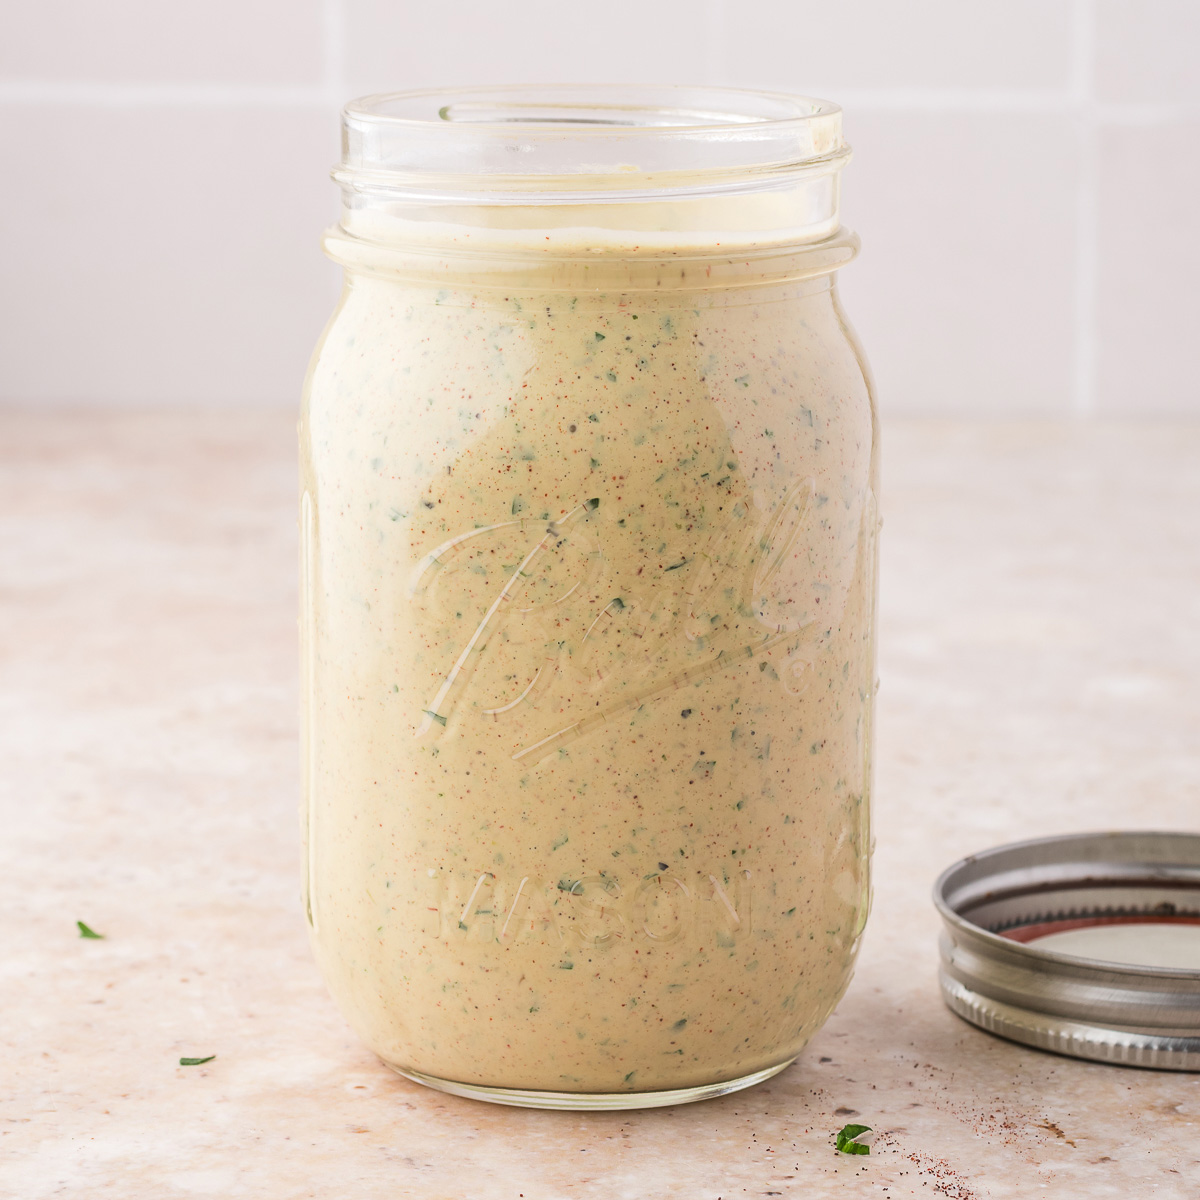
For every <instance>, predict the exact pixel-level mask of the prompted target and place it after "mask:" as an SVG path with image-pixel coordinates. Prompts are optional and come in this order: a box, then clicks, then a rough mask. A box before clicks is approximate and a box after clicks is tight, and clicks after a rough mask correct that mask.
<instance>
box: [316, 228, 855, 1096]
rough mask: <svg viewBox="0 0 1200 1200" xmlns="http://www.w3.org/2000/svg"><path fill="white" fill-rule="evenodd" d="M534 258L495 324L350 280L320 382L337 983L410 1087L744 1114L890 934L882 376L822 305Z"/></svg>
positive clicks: (324, 665) (558, 250) (325, 702)
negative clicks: (714, 1096) (736, 1106)
mask: <svg viewBox="0 0 1200 1200" xmlns="http://www.w3.org/2000/svg"><path fill="white" fill-rule="evenodd" d="M660 240H661V239H660ZM519 249H520V250H521V253H522V254H524V255H525V258H524V259H521V260H520V262H518V264H517V265H516V266H511V265H510V266H509V267H507V268H506V270H507V272H508V274H507V277H506V281H505V283H504V284H503V286H491V287H470V286H468V285H467V284H464V283H463V282H462V281H461V279H460V278H459V275H460V272H459V271H458V269H457V264H458V262H459V260H458V259H457V258H452V257H450V256H446V257H444V258H441V259H439V258H438V256H437V255H436V254H434V255H432V256H430V257H428V258H427V259H425V260H423V262H424V265H423V266H422V267H421V268H420V269H419V270H418V269H416V268H413V267H412V266H411V265H409V266H408V267H406V268H405V270H404V271H402V272H400V273H398V274H391V275H389V274H388V273H387V271H386V270H385V269H384V265H379V270H378V273H377V274H371V273H357V272H355V273H352V274H350V275H349V276H348V278H349V283H348V287H347V290H346V292H345V294H344V296H343V299H342V302H341V305H340V307H339V310H338V312H337V314H336V316H335V318H334V320H333V321H332V322H331V324H330V326H329V328H328V330H327V331H326V334H325V337H324V339H323V343H322V346H321V348H320V351H319V356H318V358H317V359H316V360H315V365H314V368H313V371H312V373H311V377H310V382H309V388H308V396H307V403H306V408H305V416H304V420H303V422H302V428H301V438H302V452H303V456H304V474H303V490H304V496H303V499H302V534H303V538H302V540H303V543H304V570H303V574H304V580H303V583H304V593H305V595H304V601H303V606H304V607H303V620H302V626H303V638H304V645H305V655H304V661H305V682H304V691H305V703H306V751H305V764H306V801H305V810H304V816H305V832H306V846H307V856H308V872H307V905H308V912H309V919H310V923H311V926H312V934H313V940H314V945H315V948H316V953H317V956H318V959H319V961H320V963H321V967H322V970H323V972H324V974H325V977H326V979H327V981H328V983H329V986H330V988H331V989H332V991H333V994H334V996H335V997H336V999H337V1000H338V1002H339V1004H340V1005H341V1007H342V1009H343V1011H344V1012H345V1013H346V1015H347V1017H348V1018H349V1019H350V1021H351V1022H352V1023H353V1024H354V1026H355V1028H356V1029H357V1031H358V1032H359V1034H360V1035H361V1036H362V1037H363V1039H364V1040H365V1041H366V1042H367V1044H368V1045H370V1046H371V1047H372V1048H373V1049H374V1050H375V1051H376V1052H377V1053H378V1054H379V1055H380V1056H381V1057H382V1058H383V1059H384V1060H385V1061H387V1062H389V1063H391V1064H392V1065H394V1066H398V1067H400V1068H402V1069H405V1070H412V1071H418V1072H422V1073H424V1074H428V1075H431V1076H435V1077H438V1078H441V1079H448V1080H454V1081H458V1082H462V1083H468V1084H479V1085H485V1086H503V1087H514V1088H532V1089H541V1090H550V1091H578V1092H628V1091H645V1090H658V1089H667V1088H681V1087H689V1086H693V1085H697V1084H702V1083H710V1082H713V1081H715V1080H719V1079H735V1078H738V1077H741V1076H743V1075H746V1074H749V1073H751V1072H754V1071H758V1070H761V1069H764V1068H766V1067H768V1066H771V1065H773V1064H777V1063H780V1062H785V1061H787V1060H788V1059H790V1058H792V1057H794V1056H795V1054H796V1053H797V1052H798V1051H799V1049H800V1048H801V1047H802V1046H803V1044H804V1043H805V1042H806V1041H807V1040H808V1038H809V1037H810V1036H811V1035H812V1033H813V1032H814V1031H815V1030H816V1029H817V1028H818V1027H819V1025H820V1024H821V1022H822V1021H823V1020H824V1019H825V1017H826V1016H827V1015H828V1013H829V1012H830V1010H831V1009H832V1007H833V1005H834V1004H835V1003H836V1001H837V999H838V998H839V996H840V995H841V993H842V991H843V990H844V988H845V986H846V983H847V981H848V978H849V973H850V970H851V966H852V962H853V957H854V953H855V950H856V947H857V942H858V938H859V935H860V932H861V930H862V926H863V922H864V920H865V916H866V908H867V894H868V881H867V858H868V841H869V833H868V819H867V813H868V792H869V787H870V745H871V737H870V721H871V710H872V696H873V687H874V665H873V663H874V658H873V604H874V586H875V584H874V574H875V566H874V546H875V531H876V527H877V516H876V510H875V500H874V496H875V489H876V472H877V467H876V434H875V428H874V418H873V411H872V405H871V401H870V397H869V389H868V384H867V382H866V379H865V377H864V368H863V365H862V361H861V357H860V355H859V354H858V352H857V349H856V346H855V344H854V343H853V341H852V338H851V336H850V335H849V333H848V331H847V328H846V325H845V322H844V318H843V316H842V314H841V312H840V309H839V307H838V304H837V300H836V293H835V291H834V290H833V288H832V286H831V280H832V276H830V275H823V276H816V277H814V278H808V279H804V278H801V277H800V276H802V275H803V274H804V270H803V269H797V270H794V271H792V272H791V278H790V279H786V278H785V279H783V280H780V281H770V280H767V279H758V280H756V279H755V271H756V270H757V268H755V267H754V266H753V265H752V264H750V262H749V259H747V258H746V257H745V256H742V257H739V258H737V259H735V258H733V257H730V258H728V259H721V258H720V257H717V256H714V255H713V252H712V247H711V243H710V244H709V245H708V247H707V250H706V253H705V254H704V255H699V252H698V251H695V250H693V249H691V248H689V247H687V246H682V245H681V246H678V247H677V248H676V249H677V250H678V259H679V261H678V262H671V261H669V259H667V260H664V257H663V248H662V246H661V244H660V245H657V246H656V247H655V250H654V254H653V255H647V256H646V257H645V258H644V259H643V258H640V257H639V253H640V252H639V251H638V250H634V249H633V248H632V247H630V246H626V247H621V248H614V247H611V246H610V247H606V248H604V251H603V252H601V253H598V254H597V253H592V250H594V239H581V240H580V241H578V242H577V243H576V244H575V245H574V246H572V244H571V242H570V240H569V239H564V237H563V236H562V234H561V231H559V233H558V235H557V236H556V238H555V241H554V245H553V256H554V257H553V262H551V261H550V259H549V258H547V260H546V261H545V262H539V261H535V260H533V259H532V258H530V257H529V250H528V247H527V246H522V247H519ZM797 253H798V257H797V260H796V261H797V262H800V261H801V260H802V258H803V255H802V254H801V253H800V252H797ZM812 253H816V251H815V250H814V251H813V252H812ZM514 254H515V252H514ZM355 255H356V256H357V258H356V261H357V262H358V264H359V265H360V266H362V265H364V264H365V265H367V266H370V261H371V254H370V251H369V249H368V250H364V249H362V248H361V247H358V248H357V249H356V250H355ZM698 255H699V256H698ZM517 257H518V258H519V256H517ZM385 260H386V265H388V266H390V267H391V268H394V266H395V264H394V260H393V259H388V258H387V255H386V254H384V253H382V252H381V255H380V257H379V260H378V263H379V264H385ZM521 263H524V264H525V265H521ZM598 265H599V267H600V270H599V272H598V271H597V266H598ZM605 271H607V272H608V275H607V276H606V275H605V274H604V273H605ZM612 277H619V278H620V279H621V280H622V286H621V287H620V289H619V290H617V289H613V288H609V287H606V286H600V287H597V280H598V279H601V278H606V279H608V278H612ZM722 280H726V281H728V286H723V285H722ZM735 283H736V285H737V286H734V284H735Z"/></svg>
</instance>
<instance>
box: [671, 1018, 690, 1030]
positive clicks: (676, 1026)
mask: <svg viewBox="0 0 1200 1200" xmlns="http://www.w3.org/2000/svg"><path fill="white" fill-rule="evenodd" d="M686 1024H687V1017H680V1018H679V1020H678V1021H676V1022H675V1024H674V1025H672V1026H671V1028H672V1029H682V1028H683V1027H684V1026H685V1025H686Z"/></svg>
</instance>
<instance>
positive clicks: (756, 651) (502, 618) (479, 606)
mask: <svg viewBox="0 0 1200 1200" xmlns="http://www.w3.org/2000/svg"><path fill="white" fill-rule="evenodd" d="M814 490H815V489H814V482H813V480H812V479H811V478H807V479H803V480H801V481H800V482H798V483H796V484H794V485H792V486H791V487H789V488H788V489H786V490H785V491H783V492H782V493H780V494H778V495H776V496H773V497H772V496H765V495H762V496H760V495H757V494H756V495H755V496H754V498H753V499H752V498H751V497H750V496H746V497H743V498H742V499H739V500H738V501H737V503H735V504H734V505H733V506H732V508H731V510H730V513H729V515H728V518H727V519H726V520H725V521H724V522H723V523H722V525H721V526H720V527H719V528H718V529H717V530H716V531H715V532H714V533H713V534H712V536H711V537H710V538H709V539H708V540H707V542H706V543H704V545H703V549H701V550H699V551H698V552H696V551H693V552H692V553H691V554H690V555H689V554H688V553H687V552H686V551H684V552H679V551H676V552H675V553H672V548H671V547H670V546H668V545H665V544H664V545H662V546H661V547H658V548H656V547H651V548H650V550H649V552H648V553H647V552H645V551H644V550H643V552H642V553H641V554H640V555H639V556H636V563H637V566H636V567H635V568H633V570H632V571H631V569H630V568H629V563H630V562H633V561H635V559H634V558H631V557H630V556H629V555H628V554H627V553H626V554H623V555H621V556H620V559H619V561H620V562H621V563H622V564H623V568H622V570H620V571H615V570H613V569H610V568H611V564H612V563H613V561H615V558H616V556H612V555H609V554H606V542H609V543H610V544H611V542H610V539H616V538H622V537H628V536H631V535H630V534H629V533H628V532H627V531H626V530H624V529H620V528H618V527H617V526H616V525H615V524H614V523H612V522H609V523H607V524H606V523H605V522H604V520H603V513H602V511H601V500H600V499H599V498H591V499H587V500H583V501H581V502H580V503H579V504H577V505H576V506H575V507H574V508H572V509H571V510H570V511H569V512H567V513H566V514H564V515H563V516H561V517H559V518H558V519H556V520H548V519H545V518H542V519H535V518H526V517H517V518H516V519H514V520H511V521H504V522H500V523H497V524H493V525H487V526H483V527H481V528H478V529H472V530H470V531H467V532H464V533H461V534H459V535H458V536H456V537H453V538H450V539H449V540H447V541H445V542H443V543H442V544H441V545H439V546H438V547H437V548H436V549H435V550H433V551H432V552H431V553H429V554H427V555H426V556H425V557H424V558H423V559H422V560H421V561H420V562H419V563H418V565H417V567H416V569H415V570H414V572H413V575H412V578H411V582H410V586H409V595H410V597H411V598H412V600H413V601H414V603H415V604H416V605H417V606H418V607H419V609H420V610H421V612H422V614H423V617H424V623H425V624H426V626H427V627H428V628H430V629H431V630H432V629H445V628H447V627H449V628H455V627H457V628H462V617H463V615H464V613H465V612H467V611H473V612H474V613H478V612H480V611H482V614H483V615H482V618H481V619H478V620H476V621H475V623H474V624H473V625H471V621H468V622H467V624H468V625H470V626H471V627H470V629H469V632H468V633H467V634H466V636H465V637H464V638H463V640H462V643H461V646H460V648H459V650H458V653H457V654H456V655H455V657H454V661H453V665H452V666H451V668H450V669H449V671H448V672H447V673H446V674H445V676H444V677H443V678H442V680H441V682H440V685H439V686H438V687H437V688H436V691H434V693H433V695H431V696H430V697H429V701H428V703H427V704H426V706H425V708H424V712H423V719H422V721H421V722H420V724H419V726H418V728H417V731H416V734H417V737H419V738H426V737H436V736H439V735H441V734H442V733H443V732H445V731H447V730H448V729H449V728H450V727H451V726H452V724H453V723H454V722H455V721H456V720H459V719H470V718H472V717H473V718H474V719H482V720H489V721H503V722H506V723H507V724H508V726H509V727H510V728H511V730H512V733H513V743H512V750H511V754H512V757H513V759H514V760H517V761H522V760H524V761H529V762H532V763H537V762H541V761H544V760H545V759H546V758H547V757H550V756H553V755H555V754H556V753H557V752H558V751H559V750H560V749H562V748H564V747H566V746H567V745H568V744H570V743H571V742H573V741H576V740H578V739H579V738H581V737H584V736H586V735H587V734H588V733H589V732H590V731H592V730H593V729H596V728H598V727H600V726H602V725H604V724H605V723H606V722H608V721H610V720H611V719H612V718H613V717H615V716H616V715H617V714H619V713H621V712H624V711H627V710H629V709H633V708H638V707H640V706H641V705H644V704H647V703H651V702H653V701H655V700H657V699H659V698H661V697H663V696H665V695H667V694H668V693H670V692H672V691H675V690H676V689H678V688H680V687H683V686H684V685H686V684H689V683H693V682H695V681H697V680H701V679H704V678H706V677H709V676H712V675H714V674H717V673H721V672H724V671H728V670H730V669H732V668H734V667H736V666H737V665H739V664H742V665H744V664H746V663H747V662H749V661H752V660H755V659H757V660H759V662H760V664H761V666H762V668H763V669H764V670H766V669H768V668H769V669H770V671H771V672H772V675H773V676H774V677H777V678H778V679H779V681H780V683H781V686H782V687H783V688H784V690H785V691H786V692H788V693H789V694H791V695H799V694H800V693H801V692H803V690H804V688H805V686H806V685H807V677H806V676H807V673H808V671H809V668H810V666H811V662H812V659H813V652H812V648H811V647H809V648H808V649H807V652H806V644H805V631H806V630H808V629H809V628H810V627H812V626H813V625H814V622H815V621H816V620H817V615H818V614H817V612H816V611H814V609H813V599H812V598H813V593H814V587H813V586H809V587H804V588H801V587H797V586H795V579H796V574H797V570H803V569H804V564H803V563H799V564H797V562H796V560H797V559H798V558H800V557H802V551H803V548H804V544H805V539H804V538H802V536H801V535H802V533H803V532H804V530H805V528H806V526H807V524H808V523H809V520H810V518H811V514H812V512H813V508H814ZM789 563H790V564H791V568H790V570H789V572H788V577H789V579H790V581H791V584H792V585H791V586H788V587H781V586H780V582H781V578H782V577H783V575H784V569H785V567H786V566H787V565H788V564H789ZM634 572H636V573H634ZM815 586H816V587H817V589H819V587H820V585H819V584H816V585H815ZM816 603H819V599H818V600H817V601H816ZM472 620H474V618H472Z"/></svg>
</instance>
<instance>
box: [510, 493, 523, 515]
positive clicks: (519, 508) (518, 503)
mask: <svg viewBox="0 0 1200 1200" xmlns="http://www.w3.org/2000/svg"><path fill="white" fill-rule="evenodd" d="M524 510H525V501H524V500H522V499H521V497H520V496H514V497H513V502H512V515H513V516H514V517H515V516H516V515H517V513H519V512H524Z"/></svg>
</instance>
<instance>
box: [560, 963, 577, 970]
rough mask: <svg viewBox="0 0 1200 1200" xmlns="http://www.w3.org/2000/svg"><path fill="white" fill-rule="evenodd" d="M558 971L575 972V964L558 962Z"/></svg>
mask: <svg viewBox="0 0 1200 1200" xmlns="http://www.w3.org/2000/svg"><path fill="white" fill-rule="evenodd" d="M558 969H559V970H560V971H573V970H575V964H574V963H573V962H560V963H559V964H558Z"/></svg>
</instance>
